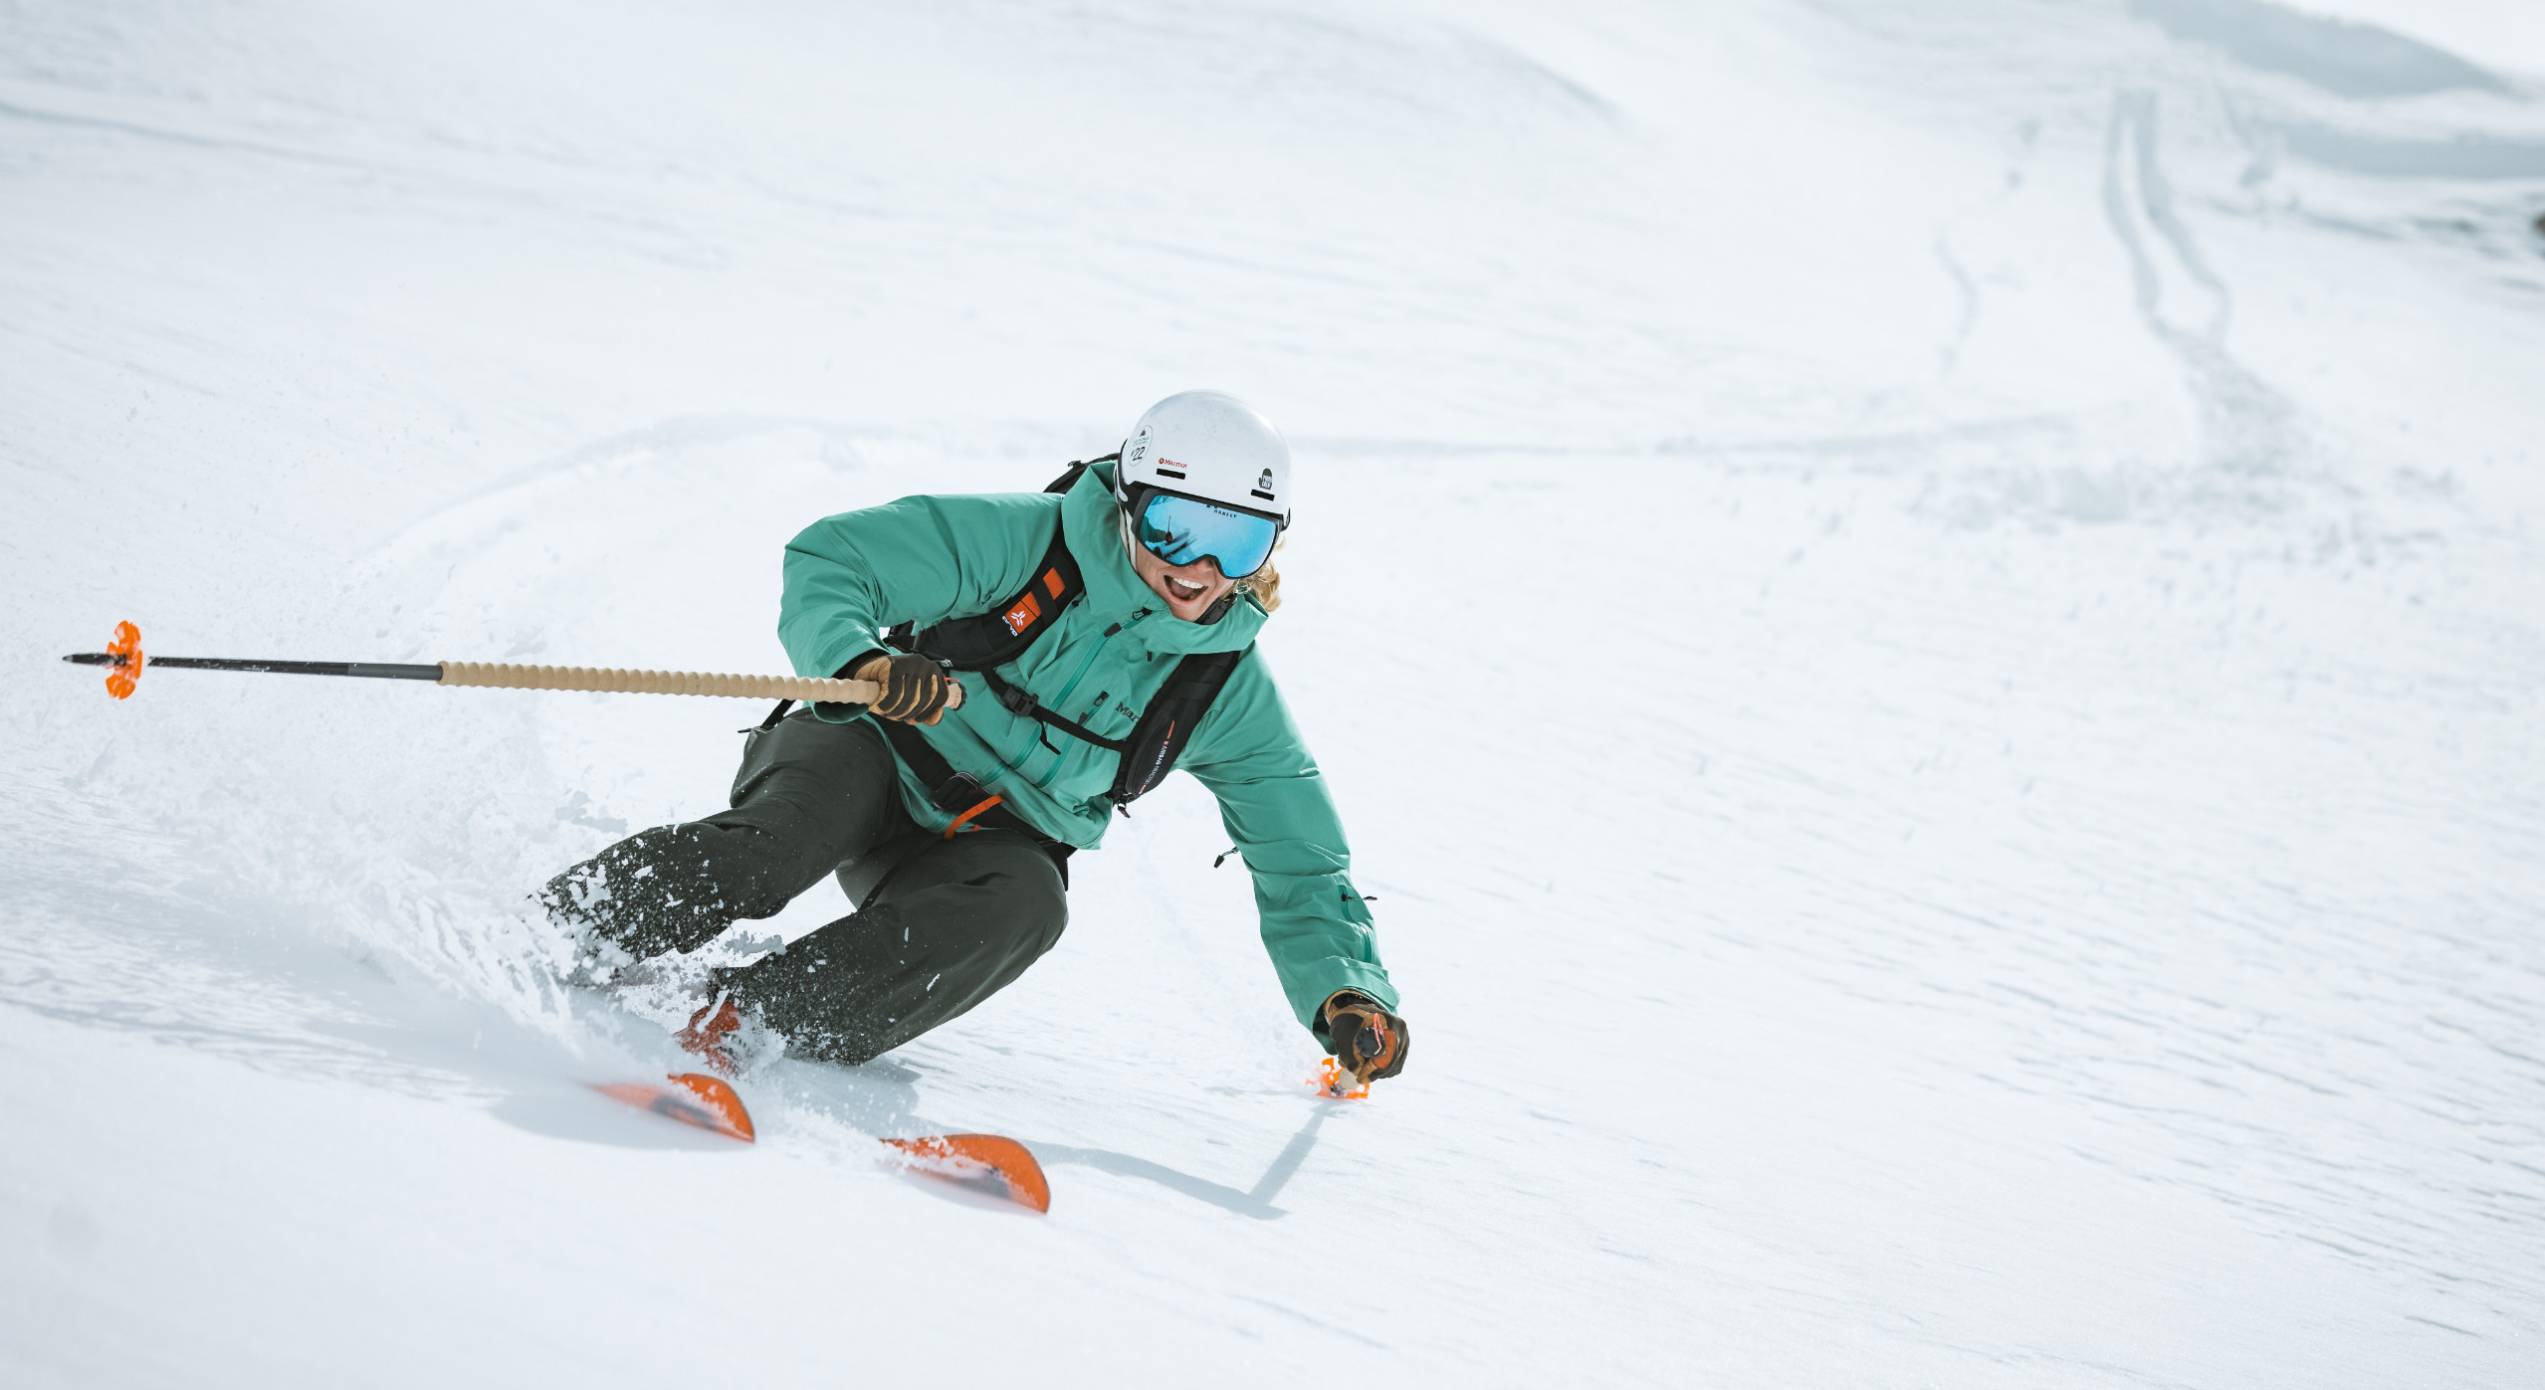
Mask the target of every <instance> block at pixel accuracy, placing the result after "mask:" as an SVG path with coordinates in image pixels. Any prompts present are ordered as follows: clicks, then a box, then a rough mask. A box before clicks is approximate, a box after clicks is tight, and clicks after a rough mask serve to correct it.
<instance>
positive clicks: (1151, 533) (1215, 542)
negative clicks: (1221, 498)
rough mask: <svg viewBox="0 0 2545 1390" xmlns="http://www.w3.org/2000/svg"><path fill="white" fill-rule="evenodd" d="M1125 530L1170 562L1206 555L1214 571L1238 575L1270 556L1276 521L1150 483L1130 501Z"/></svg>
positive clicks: (1190, 560) (1276, 535)
mask: <svg viewBox="0 0 2545 1390" xmlns="http://www.w3.org/2000/svg"><path fill="white" fill-rule="evenodd" d="M1135 508H1136V509H1135V510H1134V511H1133V513H1132V516H1131V533H1132V534H1133V535H1135V536H1137V537H1139V538H1140V544H1142V545H1144V546H1146V547H1148V550H1149V553H1150V554H1152V555H1155V556H1157V557H1158V558H1159V559H1161V560H1164V561H1166V562H1167V563H1168V564H1170V565H1189V564H1192V563H1193V562H1194V561H1196V560H1201V559H1205V558H1207V559H1210V560H1213V561H1215V562H1217V563H1218V565H1219V572H1220V573H1222V574H1224V575H1227V576H1228V577H1229V578H1231V579H1243V578H1245V577H1246V576H1248V575H1250V574H1253V573H1254V572H1255V571H1257V570H1259V569H1262V568H1263V567H1264V562H1265V561H1267V560H1270V559H1271V558H1272V551H1273V542H1274V541H1276V540H1278V539H1280V537H1281V523H1280V522H1279V521H1278V520H1275V519H1274V518H1272V517H1269V516H1266V515H1264V514H1263V513H1262V512H1249V511H1243V510H1240V509H1238V508H1236V507H1224V506H1221V505H1220V504H1219V503H1217V502H1205V501H1203V500H1202V499H1201V498H1199V497H1186V496H1185V495H1183V494H1182V493H1177V492H1160V491H1157V490H1156V489H1151V490H1150V491H1149V492H1148V493H1147V494H1146V495H1145V496H1143V497H1141V498H1140V499H1139V501H1138V502H1137V503H1136V504H1135Z"/></svg>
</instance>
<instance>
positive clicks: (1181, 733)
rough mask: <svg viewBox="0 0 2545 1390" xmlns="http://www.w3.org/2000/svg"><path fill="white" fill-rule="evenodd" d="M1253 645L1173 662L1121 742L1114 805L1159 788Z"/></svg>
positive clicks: (1197, 654) (1113, 792) (1131, 800)
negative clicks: (1212, 703) (1154, 695)
mask: <svg viewBox="0 0 2545 1390" xmlns="http://www.w3.org/2000/svg"><path fill="white" fill-rule="evenodd" d="M1254 649H1255V648H1254V647H1253V645H1252V644H1249V645H1248V646H1246V647H1245V648H1244V649H1243V650H1240V651H1233V652H1196V653H1194V654H1193V655H1191V656H1188V657H1186V658H1184V659H1183V660H1182V661H1179V662H1177V663H1176V664H1175V670H1174V672H1173V673H1172V674H1170V675H1169V676H1168V677H1167V678H1166V684H1165V685H1164V686H1162V687H1160V688H1159V690H1158V693H1157V695H1156V697H1155V698H1153V699H1151V700H1150V701H1149V707H1148V708H1147V709H1144V710H1142V711H1141V712H1140V722H1139V723H1137V724H1135V725H1133V726H1132V729H1131V736H1130V737H1129V738H1127V739H1124V740H1123V743H1124V744H1125V747H1124V748H1123V750H1122V768H1121V770H1120V771H1118V772H1116V773H1115V774H1114V779H1113V791H1112V792H1111V793H1109V795H1110V796H1111V797H1112V798H1113V803H1114V804H1115V805H1116V806H1123V805H1128V804H1129V803H1131V802H1133V801H1136V800H1138V799H1139V798H1141V797H1143V796H1146V795H1148V794H1149V793H1150V792H1152V791H1155V790H1157V786H1158V783H1160V782H1163V781H1165V780H1166V775H1167V774H1168V773H1169V772H1172V771H1174V770H1175V760H1176V759H1177V758H1178V757H1181V756H1182V755H1183V753H1184V746H1185V745H1186V744H1188V743H1191V742H1192V741H1193V731H1194V730H1195V729H1198V728H1200V727H1201V726H1202V716H1203V715H1205V714H1208V713H1209V712H1210V708H1211V702H1212V701H1213V700H1216V699H1218V698H1219V693H1220V691H1221V689H1222V688H1224V687H1225V686H1226V685H1227V684H1228V678H1229V676H1230V675H1232V674H1234V673H1235V672H1236V670H1237V663H1239V662H1241V661H1243V660H1245V659H1246V654H1247V652H1251V651H1253V650H1254Z"/></svg>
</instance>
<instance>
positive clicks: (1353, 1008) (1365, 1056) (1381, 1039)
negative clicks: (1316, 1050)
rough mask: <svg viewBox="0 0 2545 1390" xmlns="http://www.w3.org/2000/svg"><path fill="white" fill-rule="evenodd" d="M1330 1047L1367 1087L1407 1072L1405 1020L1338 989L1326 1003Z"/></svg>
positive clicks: (1325, 1010) (1342, 1063) (1327, 1036)
mask: <svg viewBox="0 0 2545 1390" xmlns="http://www.w3.org/2000/svg"><path fill="white" fill-rule="evenodd" d="M1323 1012H1324V1016H1325V1024H1326V1039H1327V1044H1326V1045H1327V1048H1328V1049H1329V1050H1330V1051H1332V1052H1333V1053H1334V1060H1335V1061H1336V1062H1338V1063H1340V1064H1341V1065H1342V1067H1343V1069H1344V1070H1345V1071H1348V1072H1350V1073H1352V1079H1353V1080H1354V1081H1357V1082H1359V1083H1360V1084H1362V1085H1364V1086H1367V1085H1369V1084H1370V1083H1371V1082H1373V1081H1381V1080H1385V1079H1386V1078H1388V1077H1391V1076H1394V1075H1396V1074H1397V1073H1398V1072H1401V1071H1403V1070H1405V1049H1406V1047H1407V1046H1408V1043H1407V1039H1406V1035H1405V1020H1403V1019H1401V1018H1398V1017H1397V1016H1396V1015H1394V1014H1392V1013H1389V1012H1388V1011H1387V1010H1385V1009H1383V1008H1380V1007H1379V1005H1378V1001H1377V1000H1374V999H1372V998H1370V997H1369V996H1367V995H1364V994H1355V993H1353V992H1352V991H1351V990H1348V989H1346V990H1338V991H1336V992H1335V995H1334V997H1333V998H1331V999H1328V1000H1327V1001H1326V1002H1325V1009H1324V1011H1323Z"/></svg>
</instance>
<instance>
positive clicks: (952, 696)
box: [857, 652, 963, 724]
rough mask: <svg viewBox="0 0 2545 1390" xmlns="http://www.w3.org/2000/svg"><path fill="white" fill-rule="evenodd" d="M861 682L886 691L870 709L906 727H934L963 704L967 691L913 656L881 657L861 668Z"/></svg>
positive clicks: (946, 673)
mask: <svg viewBox="0 0 2545 1390" xmlns="http://www.w3.org/2000/svg"><path fill="white" fill-rule="evenodd" d="M857 678H858V679H859V680H867V681H873V682H875V683H876V684H878V685H881V686H882V687H883V688H884V693H883V694H881V695H878V696H876V697H875V703H873V704H871V705H869V706H867V708H868V709H870V710H872V711H874V712H875V713H876V714H877V715H879V716H881V717H883V718H885V719H897V720H900V721H901V722H902V723H904V724H934V723H936V722H937V721H938V720H940V719H943V718H944V717H945V712H946V711H947V710H949V709H952V708H954V707H955V706H956V705H960V704H962V703H963V687H962V686H960V685H957V684H955V681H954V676H953V674H952V673H951V672H949V671H947V670H946V668H945V667H943V666H940V665H938V664H937V663H936V662H935V661H932V660H930V659H929V658H927V657H924V656H920V655H917V654H916V653H912V652H897V653H894V654H892V655H881V654H879V655H877V656H875V657H874V658H872V659H871V660H869V661H868V662H867V663H866V664H865V665H863V666H860V667H858V668H857Z"/></svg>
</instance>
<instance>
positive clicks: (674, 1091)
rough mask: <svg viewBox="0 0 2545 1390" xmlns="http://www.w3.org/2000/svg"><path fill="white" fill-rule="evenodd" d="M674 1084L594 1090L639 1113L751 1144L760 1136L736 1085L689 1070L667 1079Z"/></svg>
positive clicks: (606, 1085)
mask: <svg viewBox="0 0 2545 1390" xmlns="http://www.w3.org/2000/svg"><path fill="white" fill-rule="evenodd" d="M664 1081H666V1082H669V1083H670V1084H668V1085H665V1084H663V1083H662V1082H653V1081H596V1082H594V1083H592V1089H593V1090H596V1091H599V1092H600V1093H601V1094H603V1095H605V1096H608V1097H609V1098H610V1099H612V1100H616V1101H624V1102H626V1103H627V1104H629V1105H633V1106H635V1107H636V1108H637V1109H639V1110H649V1111H652V1112H653V1113H654V1114H657V1115H660V1116H662V1117H663V1118H665V1119H667V1120H678V1121H679V1122H681V1123H682V1124H685V1125H690V1126H693V1127H695V1128H698V1129H703V1130H708V1131H711V1132H713V1133H716V1134H721V1135H724V1136H725V1137H726V1138H728V1139H739V1140H741V1141H742V1142H743V1143H746V1144H748V1143H751V1142H753V1141H754V1140H756V1139H757V1138H758V1137H759V1134H758V1131H756V1130H754V1129H753V1128H752V1125H751V1112H750V1111H749V1110H747V1109H745V1108H744V1107H743V1104H742V1096H741V1095H740V1094H739V1093H737V1092H736V1091H735V1090H734V1088H733V1085H732V1083H730V1082H728V1081H725V1080H724V1079H723V1078H721V1077H714V1076H708V1075H705V1074H703V1073H700V1072H694V1071H685V1072H679V1073H676V1074H674V1075H672V1076H668V1077H665V1078H664Z"/></svg>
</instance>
